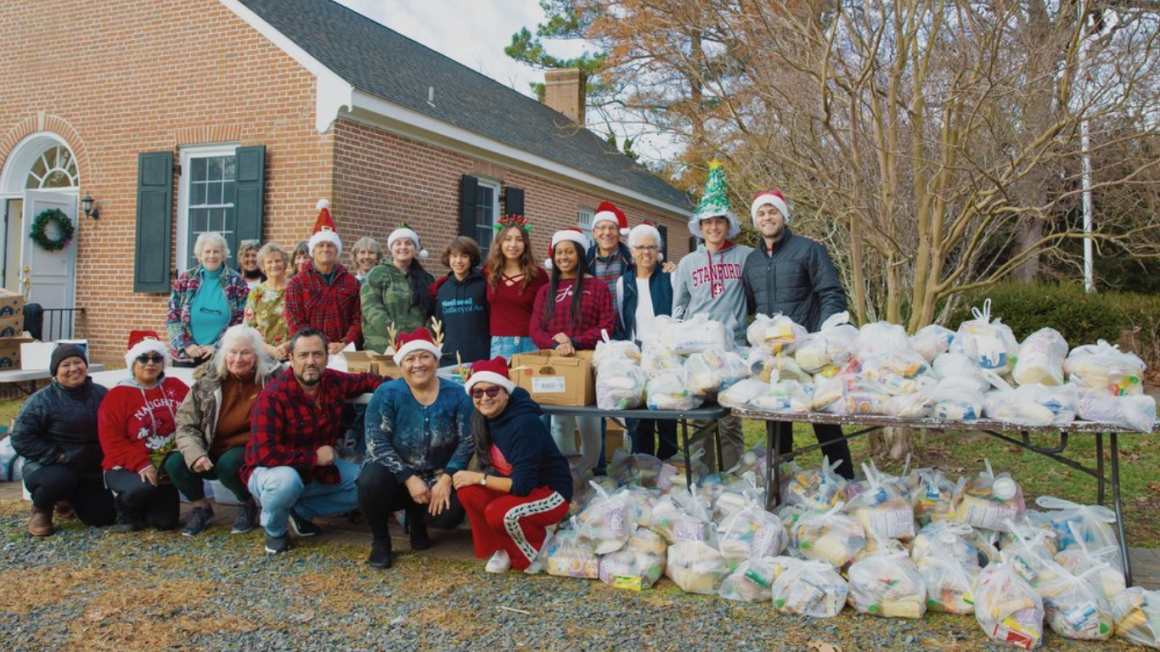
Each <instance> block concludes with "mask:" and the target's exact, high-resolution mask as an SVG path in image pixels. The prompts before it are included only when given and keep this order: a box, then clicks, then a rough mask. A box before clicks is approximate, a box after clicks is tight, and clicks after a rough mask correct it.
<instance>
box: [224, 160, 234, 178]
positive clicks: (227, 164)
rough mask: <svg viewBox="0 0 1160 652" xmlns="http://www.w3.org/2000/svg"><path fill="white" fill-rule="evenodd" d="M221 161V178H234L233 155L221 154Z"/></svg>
mask: <svg viewBox="0 0 1160 652" xmlns="http://www.w3.org/2000/svg"><path fill="white" fill-rule="evenodd" d="M222 162H223V170H222V178H223V179H225V180H227V181H229V180H231V179H233V178H234V157H232V156H223V157H222Z"/></svg>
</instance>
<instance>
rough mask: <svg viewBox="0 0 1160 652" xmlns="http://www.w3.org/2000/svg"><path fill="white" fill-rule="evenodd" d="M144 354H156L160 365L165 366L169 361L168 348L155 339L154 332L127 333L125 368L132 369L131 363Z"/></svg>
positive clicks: (155, 334)
mask: <svg viewBox="0 0 1160 652" xmlns="http://www.w3.org/2000/svg"><path fill="white" fill-rule="evenodd" d="M146 353H157V354H160V355H161V364H162V365H165V364H166V363H167V362H168V360H169V348H168V347H167V346H166V345H165V343H164V342H162V341H161V338H159V337H157V332H156V331H129V346H128V348H127V349H126V351H125V366H126V367H127V368H129V369H132V368H133V363H134V362H136V361H137V356H139V355H144V354H146Z"/></svg>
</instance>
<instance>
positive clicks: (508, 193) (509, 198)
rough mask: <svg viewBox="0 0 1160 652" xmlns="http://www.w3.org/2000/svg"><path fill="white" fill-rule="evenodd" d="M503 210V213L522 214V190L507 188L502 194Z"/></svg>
mask: <svg viewBox="0 0 1160 652" xmlns="http://www.w3.org/2000/svg"><path fill="white" fill-rule="evenodd" d="M503 212H504V214H505V215H523V214H524V191H523V190H522V189H520V188H508V189H507V190H505V191H504V195H503Z"/></svg>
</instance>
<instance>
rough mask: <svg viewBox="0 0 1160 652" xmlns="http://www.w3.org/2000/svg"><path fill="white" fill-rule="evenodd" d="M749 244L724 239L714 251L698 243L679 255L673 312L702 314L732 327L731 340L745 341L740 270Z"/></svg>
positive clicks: (685, 315) (686, 316) (682, 316)
mask: <svg viewBox="0 0 1160 652" xmlns="http://www.w3.org/2000/svg"><path fill="white" fill-rule="evenodd" d="M752 251H753V247H746V246H744V245H739V244H735V243H733V242H729V241H725V245H724V246H723V247H721V249H720V250H718V251H716V252H710V251H709V250H708V249H706V248H705V245H704V244H703V243H702V244H701V245H700V246H698V247H697V250H696V251H694V252H693V253H691V254H689V255H688V256H685V257H684V258H682V259H681V263H680V264H679V265H677V271H676V273H674V274H673V316H674V317H676V318H678V319H689V318H691V317H693V316H695V315H705V316H707V317H708V318H709V319H712V320H714V321H719V322H721V323H723V324H725V328H727V329H730V330H732V332H733V340H734V343H735V344H737V345H739V346H744V345H745V327H746V305H745V282H744V278H743V276H742V274H741V270H742V267H743V266H744V265H745V259H746V258H747V257H748V256H749V254H750V253H751V252H752Z"/></svg>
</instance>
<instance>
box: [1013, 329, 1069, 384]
mask: <svg viewBox="0 0 1160 652" xmlns="http://www.w3.org/2000/svg"><path fill="white" fill-rule="evenodd" d="M1066 357H1067V340H1065V339H1063V335H1060V334H1059V331H1057V330H1055V329H1054V328H1041V329H1039V330H1037V331H1035V332H1034V333H1032V334H1030V335H1028V336H1027V339H1025V340H1023V344H1020V345H1019V359H1017V360H1016V361H1015V368H1014V369H1012V370H1011V378H1013V379H1014V380H1015V382H1016V383H1019V384H1020V385H1062V384H1063V360H1064V358H1066Z"/></svg>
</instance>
